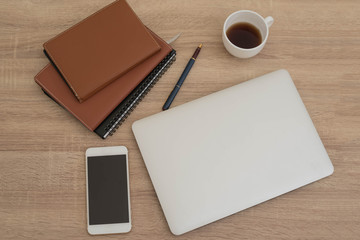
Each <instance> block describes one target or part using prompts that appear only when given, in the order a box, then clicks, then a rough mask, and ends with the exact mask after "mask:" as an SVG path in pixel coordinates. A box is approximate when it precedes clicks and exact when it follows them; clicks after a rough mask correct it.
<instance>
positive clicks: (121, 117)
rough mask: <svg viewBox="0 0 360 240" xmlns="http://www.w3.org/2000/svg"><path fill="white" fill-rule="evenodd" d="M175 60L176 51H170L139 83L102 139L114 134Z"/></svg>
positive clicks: (107, 127) (106, 128)
mask: <svg viewBox="0 0 360 240" xmlns="http://www.w3.org/2000/svg"><path fill="white" fill-rule="evenodd" d="M175 60H176V51H175V50H172V51H171V52H170V54H168V56H167V57H166V58H165V59H163V60H162V61H161V62H160V64H158V66H157V67H156V68H155V69H154V70H153V71H152V72H151V73H150V74H149V75H148V76H147V77H146V78H145V80H144V81H143V82H142V83H140V86H139V88H136V89H135V90H134V92H132V93H131V94H130V95H131V96H132V97H131V98H130V99H129V100H126V104H125V106H123V107H122V108H121V109H119V110H118V112H117V113H116V115H115V117H114V118H113V119H112V120H111V121H110V123H109V124H108V125H107V126H106V127H105V134H104V136H103V138H106V137H107V136H109V135H110V136H112V135H113V134H114V132H116V130H117V129H118V128H119V127H120V125H121V124H122V123H123V122H124V121H125V119H126V118H127V117H128V116H129V115H130V113H131V112H132V111H133V110H134V109H135V108H136V106H137V105H138V104H139V102H140V101H142V99H143V98H144V97H145V95H146V94H147V93H148V92H149V91H150V89H151V88H152V87H153V86H154V85H155V83H156V82H157V81H158V80H159V79H160V78H161V76H162V75H163V74H164V73H165V72H166V71H167V69H168V68H169V67H170V66H171V65H172V63H173V62H174V61H175Z"/></svg>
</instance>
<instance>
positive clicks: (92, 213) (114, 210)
mask: <svg viewBox="0 0 360 240" xmlns="http://www.w3.org/2000/svg"><path fill="white" fill-rule="evenodd" d="M87 171H88V198H89V202H88V204H89V225H95V224H111V223H127V222H129V203H128V199H129V198H128V184H127V166H126V155H111V156H92V157H88V160H87Z"/></svg>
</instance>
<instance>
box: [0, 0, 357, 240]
mask: <svg viewBox="0 0 360 240" xmlns="http://www.w3.org/2000/svg"><path fill="white" fill-rule="evenodd" d="M110 2H111V0H103V1H100V0H78V1H72V0H66V1H61V0H60V1H46V0H32V1H31V0H28V1H25V0H17V1H9V0H0V151H1V152H0V238H1V239H104V238H105V237H106V238H107V239H172V238H177V239H219V238H224V239H360V181H359V180H360V159H359V158H360V18H359V13H360V1H357V0H353V1H335V0H322V1H313V0H304V1H288V0H280V1H275V0H274V1H250V0H244V1H240V0H232V1H220V0H214V1H210V0H209V1H205V0H198V1H191V0H182V1H176V0H161V1H160V0H158V1H156V0H147V1H140V0H129V3H130V5H131V6H132V7H133V9H134V10H135V12H136V13H137V14H138V16H139V17H140V18H141V20H142V21H143V22H144V24H146V25H147V26H149V27H150V28H151V29H152V30H153V31H155V32H156V33H158V34H159V35H160V36H161V37H163V38H164V39H170V38H171V37H173V36H174V35H175V34H177V33H179V32H182V35H181V37H180V38H179V39H178V40H177V41H176V42H175V43H173V47H174V48H175V49H176V50H177V61H176V62H175V63H174V65H173V67H171V68H170V69H169V71H168V72H167V73H166V74H165V75H164V76H163V78H162V79H161V80H160V81H159V82H158V83H157V85H156V86H155V87H154V88H153V89H152V91H151V92H150V93H149V94H148V95H147V96H146V97H145V99H144V100H143V102H142V103H141V104H140V105H139V106H138V107H137V108H136V110H135V111H134V112H133V113H132V114H131V115H130V117H129V118H128V119H127V121H126V122H125V123H124V124H123V125H122V126H121V127H120V128H119V130H118V131H117V132H116V134H115V135H114V136H112V137H110V138H108V139H107V140H102V139H100V138H99V137H98V136H97V135H96V134H94V133H92V132H90V131H88V130H87V129H86V128H85V127H84V126H83V125H82V124H81V123H80V122H79V121H77V120H76V119H75V118H74V117H72V116H71V115H70V114H69V113H67V112H66V111H65V110H64V109H62V108H61V107H59V106H58V105H57V104H55V103H54V102H52V101H51V100H49V99H48V97H46V96H45V95H44V94H43V93H42V91H41V90H40V88H39V87H38V86H37V85H36V84H35V82H34V80H33V77H34V76H35V74H36V73H37V72H39V71H40V69H41V68H42V67H43V66H44V65H45V64H47V62H48V60H47V59H46V58H45V56H44V54H43V53H42V44H43V43H44V42H45V41H46V40H48V39H49V38H51V37H53V36H55V35H56V34H57V33H60V32H61V31H63V30H65V29H67V28H68V27H70V26H71V25H73V24H75V23H76V22H78V21H80V20H81V19H83V18H84V17H86V16H88V15H89V14H91V13H93V12H95V11H96V10H98V9H100V8H101V7H103V6H105V5H107V4H108V3H110ZM240 9H250V10H254V11H256V12H258V13H260V14H261V15H263V16H264V17H266V16H268V15H271V16H273V17H274V19H275V23H274V24H273V26H272V27H271V30H270V36H269V39H268V42H267V44H266V46H265V48H264V49H263V51H262V52H261V53H260V54H259V55H257V56H256V57H254V58H251V59H247V60H240V59H237V58H234V57H232V56H231V55H229V54H228V53H227V52H226V50H225V48H224V47H223V44H222V40H221V32H222V26H223V23H224V21H225V19H226V17H227V16H228V15H229V14H231V13H232V12H234V11H237V10H240ZM199 43H203V44H204V47H203V50H202V52H201V53H200V56H199V58H198V60H197V63H196V64H195V65H194V67H193V69H192V71H191V73H190V75H189V76H188V78H187V79H186V81H185V83H184V85H183V87H182V88H181V91H180V92H179V94H178V95H177V97H176V99H175V101H174V103H173V106H176V105H180V104H182V103H185V102H188V101H191V100H194V99H197V98H199V97H201V96H205V95H207V94H210V93H213V92H215V91H218V90H221V89H224V88H226V87H230V86H233V85H235V84H238V83H241V82H243V81H246V80H248V79H251V78H253V77H256V76H260V75H262V74H265V73H268V72H271V71H274V70H277V69H280V68H285V69H287V70H288V71H289V72H290V74H291V75H292V77H293V80H294V82H295V85H296V86H297V88H298V90H299V92H300V95H301V97H302V99H303V101H304V103H305V105H306V107H307V109H308V111H309V114H310V116H311V117H312V120H313V122H314V124H315V126H316V128H317V130H318V132H319V135H320V137H321V139H322V141H323V143H324V145H325V147H326V150H327V152H328V154H329V156H330V159H331V160H332V162H333V164H334V167H335V172H334V174H333V175H332V176H330V177H328V178H325V179H323V180H320V181H318V182H316V183H313V184H310V185H308V186H305V187H303V188H301V189H298V190H296V191H293V192H290V193H287V194H285V195H283V196H280V197H278V198H276V199H273V200H270V201H268V202H266V203H263V204H260V205H258V206H255V207H253V208H250V209H247V210H245V211H242V212H240V213H237V214H234V215H232V216H230V217H227V218H225V219H222V220H220V221H217V222H215V223H212V224H210V225H207V226H205V227H202V228H200V229H197V230H194V231H192V232H189V233H187V234H185V235H183V236H180V237H175V236H173V235H172V234H171V232H170V231H169V228H168V226H167V223H166V220H165V218H164V215H163V212H162V210H161V207H160V205H159V202H158V199H157V197H156V194H155V192H154V189H153V186H152V184H151V181H150V178H149V175H148V173H147V171H146V168H145V165H144V162H143V160H142V157H141V155H140V152H139V149H138V147H137V144H136V142H135V139H134V136H133V134H132V131H131V124H132V123H133V122H134V121H135V120H138V119H141V118H143V117H146V116H149V115H152V114H154V113H157V112H160V111H161V107H162V104H163V103H164V101H165V99H166V97H167V96H168V94H169V92H170V91H171V90H172V88H173V86H174V84H175V82H176V81H177V79H178V77H179V75H180V74H181V72H182V70H183V69H184V67H185V65H186V63H187V61H188V59H189V57H190V56H191V55H192V53H193V51H194V49H195V48H196V46H197V45H198V44H199ZM113 145H125V146H126V147H128V149H129V165H130V166H129V167H130V191H131V206H132V221H133V228H132V231H131V232H130V233H128V234H123V235H111V236H97V237H93V236H90V235H88V233H87V231H86V202H85V150H86V149H87V148H88V147H95V146H113ZM259 150H261V149H259Z"/></svg>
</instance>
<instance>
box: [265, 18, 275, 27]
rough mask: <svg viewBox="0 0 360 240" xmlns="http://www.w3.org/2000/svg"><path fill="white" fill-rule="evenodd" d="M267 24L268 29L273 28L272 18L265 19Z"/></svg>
mask: <svg viewBox="0 0 360 240" xmlns="http://www.w3.org/2000/svg"><path fill="white" fill-rule="evenodd" d="M265 22H266V25H268V27H271V25H272V24H273V23H274V19H273V18H272V17H271V16H268V17H266V18H265Z"/></svg>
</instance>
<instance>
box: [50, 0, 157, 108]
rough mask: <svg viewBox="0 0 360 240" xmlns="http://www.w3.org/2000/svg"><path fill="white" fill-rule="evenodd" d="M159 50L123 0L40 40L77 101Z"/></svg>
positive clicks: (96, 90) (84, 98) (87, 96)
mask: <svg viewBox="0 0 360 240" xmlns="http://www.w3.org/2000/svg"><path fill="white" fill-rule="evenodd" d="M159 50H160V46H159V44H158V43H157V42H156V41H155V39H154V38H153V37H152V36H151V34H149V32H148V31H147V29H146V27H145V26H144V25H143V23H142V22H141V21H140V19H139V18H138V17H137V16H136V14H135V13H134V11H133V10H132V9H131V7H130V6H129V5H128V4H127V3H126V1H125V0H119V1H116V2H114V3H112V4H110V5H108V6H106V7H104V8H103V9H101V10H99V11H98V12H96V13H94V14H93V15H91V16H89V17H87V18H85V19H84V20H82V21H81V22H79V23H78V24H76V25H74V26H73V27H71V28H69V29H68V30H66V31H64V32H62V33H60V34H59V35H57V36H56V37H54V38H52V39H51V40H49V41H47V42H46V43H44V51H45V53H46V55H47V56H48V57H49V59H50V61H51V62H52V63H53V64H54V65H55V66H56V68H57V69H58V71H59V73H60V74H61V75H62V77H63V78H64V80H65V81H66V82H67V84H68V85H69V87H70V88H71V90H72V91H73V93H74V95H75V96H76V97H77V98H78V100H79V101H80V102H82V101H84V100H86V99H87V98H89V97H90V96H92V95H93V94H95V93H96V92H98V91H99V90H101V89H102V88H104V87H105V86H106V85H108V84H109V83H111V82H112V81H113V80H115V79H116V78H118V77H119V76H121V75H122V74H124V73H126V72H127V71H129V70H130V69H131V68H133V67H135V66H136V65H137V64H139V63H140V62H142V61H144V60H145V59H146V58H148V57H150V56H151V55H153V54H154V53H156V52H158V51H159Z"/></svg>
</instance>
